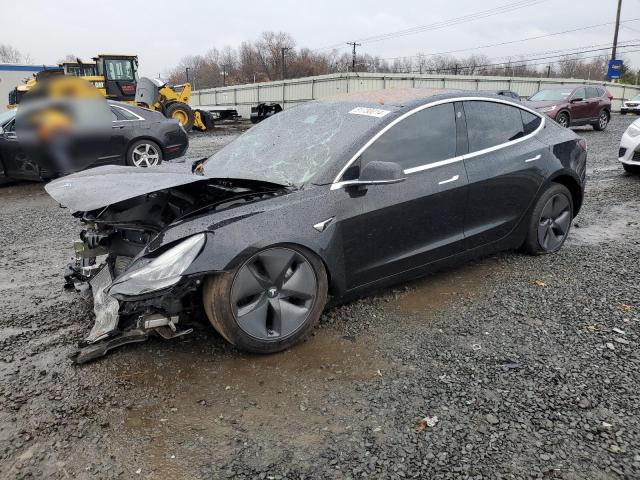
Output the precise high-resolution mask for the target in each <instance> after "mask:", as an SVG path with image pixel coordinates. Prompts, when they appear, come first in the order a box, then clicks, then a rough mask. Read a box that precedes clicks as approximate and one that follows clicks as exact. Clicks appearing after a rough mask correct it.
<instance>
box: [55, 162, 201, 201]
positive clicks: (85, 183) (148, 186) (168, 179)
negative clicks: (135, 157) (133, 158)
mask: <svg viewBox="0 0 640 480" xmlns="http://www.w3.org/2000/svg"><path fill="white" fill-rule="evenodd" d="M203 180H210V179H209V178H207V177H202V176H199V175H194V174H193V173H192V172H191V162H184V163H173V162H172V163H163V164H161V165H158V166H156V167H150V168H139V167H124V166H118V165H106V166H103V167H97V168H91V169H89V170H84V171H82V172H77V173H74V174H71V175H68V176H66V177H62V178H59V179H57V180H54V181H52V182H50V183H48V184H47V185H46V186H45V187H44V188H45V190H46V191H47V193H48V194H49V195H51V197H53V199H54V200H55V201H56V202H58V203H60V204H61V205H63V206H65V207H67V208H69V209H70V210H71V211H73V212H80V211H83V212H88V211H91V210H96V209H98V208H102V207H106V206H107V205H113V204H115V203H118V202H122V201H123V200H128V199H130V198H134V197H137V196H139V195H145V194H147V193H151V192H155V191H157V190H163V189H165V188H172V187H177V186H179V185H187V184H189V183H194V182H200V181H203Z"/></svg>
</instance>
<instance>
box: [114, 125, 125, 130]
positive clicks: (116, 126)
mask: <svg viewBox="0 0 640 480" xmlns="http://www.w3.org/2000/svg"><path fill="white" fill-rule="evenodd" d="M111 128H113V129H123V128H124V125H111Z"/></svg>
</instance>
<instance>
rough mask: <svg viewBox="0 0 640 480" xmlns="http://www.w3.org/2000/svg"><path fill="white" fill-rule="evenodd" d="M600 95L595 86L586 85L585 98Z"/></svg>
mask: <svg viewBox="0 0 640 480" xmlns="http://www.w3.org/2000/svg"><path fill="white" fill-rule="evenodd" d="M600 95H601V93H600V92H599V89H598V88H596V87H587V98H598V97H599V96H600Z"/></svg>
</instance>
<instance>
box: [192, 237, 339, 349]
mask: <svg viewBox="0 0 640 480" xmlns="http://www.w3.org/2000/svg"><path fill="white" fill-rule="evenodd" d="M326 297H327V276H326V272H325V269H324V266H323V264H322V262H321V261H320V260H318V259H317V258H316V257H315V255H313V254H312V253H311V252H308V251H306V250H304V249H302V248H300V247H297V246H292V245H282V246H274V247H269V248H266V249H264V250H260V251H259V252H257V253H255V254H254V255H252V256H251V257H250V258H248V259H247V260H245V261H244V262H243V263H241V264H240V265H239V266H238V267H236V268H235V269H234V270H233V271H232V272H230V273H228V274H220V275H214V276H211V277H209V278H208V279H207V282H206V283H205V287H204V306H205V310H206V312H207V316H208V317H209V320H210V321H211V323H212V324H213V326H214V327H215V328H216V330H218V332H219V333H220V334H221V335H222V336H223V337H225V338H226V339H227V340H229V341H230V342H231V343H233V344H235V345H237V346H239V347H241V348H243V349H247V350H250V351H255V352H262V353H268V352H275V351H279V350H282V349H285V348H287V347H289V346H290V345H293V344H294V343H296V342H297V341H299V340H300V339H301V338H303V337H304V336H305V335H306V334H307V333H308V332H309V331H310V329H311V328H312V327H313V325H314V324H315V323H316V322H317V320H318V318H319V317H320V314H321V313H322V309H323V308H324V305H325V302H326Z"/></svg>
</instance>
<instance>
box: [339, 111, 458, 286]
mask: <svg viewBox="0 0 640 480" xmlns="http://www.w3.org/2000/svg"><path fill="white" fill-rule="evenodd" d="M458 113H459V114H460V117H461V116H462V113H461V112H458ZM456 125H457V122H456V110H455V106H454V104H453V103H446V104H443V105H437V106H432V107H429V108H426V109H423V110H420V111H417V112H415V113H413V114H411V115H409V116H408V117H407V118H404V120H401V121H399V122H398V123H397V124H395V125H394V126H392V127H391V128H390V129H389V130H388V131H386V132H385V133H383V134H382V135H381V136H380V137H379V138H377V140H376V141H375V142H374V143H373V144H372V145H371V146H370V147H369V148H367V149H366V150H365V151H364V152H363V153H362V154H361V155H360V157H359V158H358V160H357V162H356V165H355V167H356V169H357V168H364V166H365V165H366V164H367V163H368V162H371V161H386V162H395V163H398V164H399V165H400V166H401V168H402V169H403V171H404V174H405V176H406V180H405V181H404V182H402V183H399V184H395V185H375V186H369V187H367V188H366V190H356V189H352V188H341V189H339V190H336V192H335V194H336V195H338V196H340V197H341V198H340V199H339V200H340V201H339V202H338V203H339V204H340V205H342V212H340V213H341V214H340V216H339V217H340V218H341V222H340V225H341V227H340V228H341V232H342V238H343V246H344V258H345V270H346V277H347V288H348V289H353V288H355V287H358V286H362V285H366V284H369V283H372V282H375V281H377V280H380V279H383V278H386V277H391V276H393V275H397V274H400V273H402V272H406V271H409V270H412V269H414V268H417V267H420V266H422V265H425V264H428V263H430V262H433V261H435V260H438V259H441V258H445V257H448V256H450V255H453V254H455V253H458V252H460V251H461V250H462V248H463V243H464V232H463V227H464V205H465V201H466V188H467V175H466V172H465V169H464V164H463V162H462V161H461V158H456V157H457V155H458V153H457V152H458V150H459V148H460V147H459V145H458V141H457V134H456ZM356 178H357V176H356Z"/></svg>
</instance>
